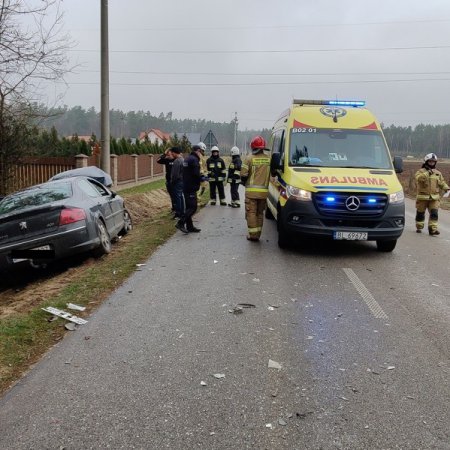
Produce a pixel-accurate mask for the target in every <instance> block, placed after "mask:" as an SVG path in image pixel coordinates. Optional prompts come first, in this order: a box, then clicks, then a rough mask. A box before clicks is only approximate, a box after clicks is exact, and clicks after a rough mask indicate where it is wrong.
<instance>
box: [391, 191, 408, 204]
mask: <svg viewBox="0 0 450 450" xmlns="http://www.w3.org/2000/svg"><path fill="white" fill-rule="evenodd" d="M404 201H405V194H404V193H403V191H398V192H394V193H393V194H389V203H403V202H404Z"/></svg>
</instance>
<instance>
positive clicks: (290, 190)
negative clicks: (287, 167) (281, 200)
mask: <svg viewBox="0 0 450 450" xmlns="http://www.w3.org/2000/svg"><path fill="white" fill-rule="evenodd" d="M286 194H287V197H288V198H289V197H293V198H295V199H296V200H303V201H308V200H311V192H309V191H305V190H304V189H299V188H296V187H294V186H289V185H287V186H286Z"/></svg>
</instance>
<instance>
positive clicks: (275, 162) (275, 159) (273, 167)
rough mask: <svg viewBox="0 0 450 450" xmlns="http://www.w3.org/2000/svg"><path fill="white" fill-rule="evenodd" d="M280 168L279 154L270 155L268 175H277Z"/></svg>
mask: <svg viewBox="0 0 450 450" xmlns="http://www.w3.org/2000/svg"><path fill="white" fill-rule="evenodd" d="M282 167H283V166H282V163H281V155H280V154H279V153H272V157H271V159H270V174H271V175H272V176H273V177H274V176H275V175H276V174H277V170H278V169H281V168H282Z"/></svg>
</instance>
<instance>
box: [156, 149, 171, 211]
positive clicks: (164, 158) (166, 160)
mask: <svg viewBox="0 0 450 450" xmlns="http://www.w3.org/2000/svg"><path fill="white" fill-rule="evenodd" d="M156 162H157V163H158V164H162V165H163V166H165V168H166V189H167V193H168V194H169V195H170V201H171V203H172V212H173V213H174V214H175V202H174V197H173V192H172V188H171V186H170V175H171V172H172V166H173V157H172V154H171V153H170V149H169V148H168V149H167V150H166V151H165V152H164V153H163V154H162V155H159V157H158V159H157V160H156ZM174 218H175V216H174Z"/></svg>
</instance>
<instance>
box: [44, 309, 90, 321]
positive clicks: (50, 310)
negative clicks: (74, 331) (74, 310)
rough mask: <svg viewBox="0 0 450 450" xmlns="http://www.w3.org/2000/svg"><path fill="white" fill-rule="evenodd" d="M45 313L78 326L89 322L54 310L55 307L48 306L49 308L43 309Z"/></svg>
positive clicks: (60, 310)
mask: <svg viewBox="0 0 450 450" xmlns="http://www.w3.org/2000/svg"><path fill="white" fill-rule="evenodd" d="M41 309H42V310H43V311H45V312H48V313H50V314H53V315H54V316H58V317H62V318H63V319H66V320H69V321H70V322H74V323H77V324H78V325H84V324H85V323H87V320H84V319H82V318H81V317H77V316H74V315H72V314H70V313H68V312H66V311H63V310H62V309H58V308H54V307H53V306H47V308H41Z"/></svg>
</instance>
